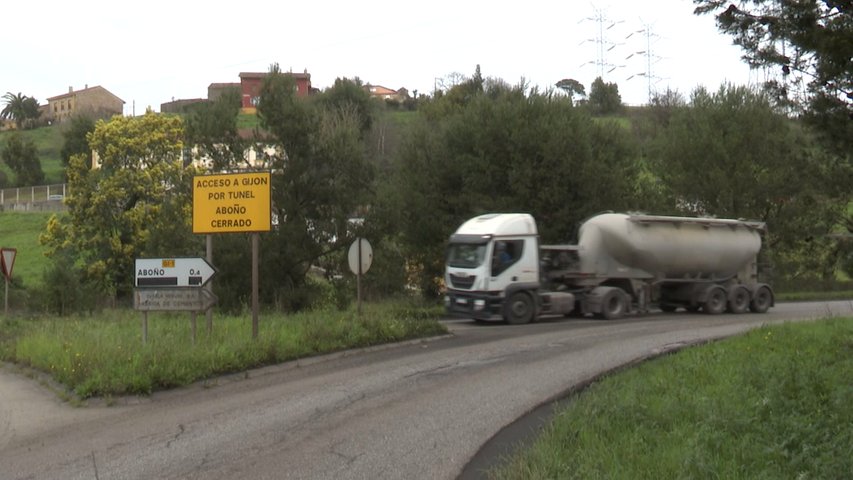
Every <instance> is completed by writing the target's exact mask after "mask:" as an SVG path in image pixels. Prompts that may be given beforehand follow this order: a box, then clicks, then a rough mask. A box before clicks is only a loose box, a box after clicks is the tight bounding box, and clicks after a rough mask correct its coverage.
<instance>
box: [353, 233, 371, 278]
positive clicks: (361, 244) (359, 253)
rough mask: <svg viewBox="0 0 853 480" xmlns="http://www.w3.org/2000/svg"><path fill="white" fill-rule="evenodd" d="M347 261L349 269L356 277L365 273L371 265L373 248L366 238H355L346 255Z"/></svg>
mask: <svg viewBox="0 0 853 480" xmlns="http://www.w3.org/2000/svg"><path fill="white" fill-rule="evenodd" d="M347 260H348V261H349V269H350V270H352V273H354V274H356V275H363V274H365V273H367V270H368V269H369V268H370V264H371V263H373V248H372V247H371V246H370V242H368V241H367V239H366V238H356V239H355V241H354V242H352V245H350V247H349V252H348V255H347ZM359 260H360V261H361V262H360V263H361V265H360V266H361V269H359Z"/></svg>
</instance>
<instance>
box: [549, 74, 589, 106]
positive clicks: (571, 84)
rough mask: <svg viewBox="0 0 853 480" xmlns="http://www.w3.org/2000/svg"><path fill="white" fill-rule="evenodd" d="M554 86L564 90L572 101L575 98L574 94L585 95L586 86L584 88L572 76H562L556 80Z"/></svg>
mask: <svg viewBox="0 0 853 480" xmlns="http://www.w3.org/2000/svg"><path fill="white" fill-rule="evenodd" d="M556 87H557V88H559V89H560V90H562V91H564V92H566V94H567V95H568V96H569V98H571V99H572V100H573V101H574V99H575V96H578V97H585V96H586V88H584V86H583V84H582V83H581V82H579V81H577V80H575V79H574V78H564V79H562V80H560V81H559V82H557V84H556Z"/></svg>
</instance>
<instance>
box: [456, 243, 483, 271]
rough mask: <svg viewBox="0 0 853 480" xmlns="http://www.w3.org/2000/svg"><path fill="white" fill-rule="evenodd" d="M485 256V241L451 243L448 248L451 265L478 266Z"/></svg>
mask: <svg viewBox="0 0 853 480" xmlns="http://www.w3.org/2000/svg"><path fill="white" fill-rule="evenodd" d="M485 258H486V244H485V243H451V244H450V246H449V247H448V248H447V264H448V265H450V266H451V267H456V268H476V267H479V266H480V265H482V264H483V260H485Z"/></svg>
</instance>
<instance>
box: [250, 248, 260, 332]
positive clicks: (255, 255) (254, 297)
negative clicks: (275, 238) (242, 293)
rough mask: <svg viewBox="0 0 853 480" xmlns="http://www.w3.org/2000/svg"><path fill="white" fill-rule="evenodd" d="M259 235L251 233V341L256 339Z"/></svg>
mask: <svg viewBox="0 0 853 480" xmlns="http://www.w3.org/2000/svg"><path fill="white" fill-rule="evenodd" d="M259 237H260V234H259V233H258V232H254V233H252V339H253V340H254V339H257V338H258V243H259V242H258V240H259Z"/></svg>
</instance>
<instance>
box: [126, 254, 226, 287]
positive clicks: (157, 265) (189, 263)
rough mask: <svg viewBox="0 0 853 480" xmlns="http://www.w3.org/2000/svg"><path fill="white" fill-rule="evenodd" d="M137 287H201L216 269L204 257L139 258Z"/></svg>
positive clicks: (135, 277)
mask: <svg viewBox="0 0 853 480" xmlns="http://www.w3.org/2000/svg"><path fill="white" fill-rule="evenodd" d="M134 272H135V275H134V286H136V287H201V286H202V285H204V284H206V283H207V282H208V281H209V280H210V279H211V278H213V275H215V274H216V269H215V268H213V266H212V265H210V264H209V263H207V260H205V259H203V258H137V259H136V268H135V270H134Z"/></svg>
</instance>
